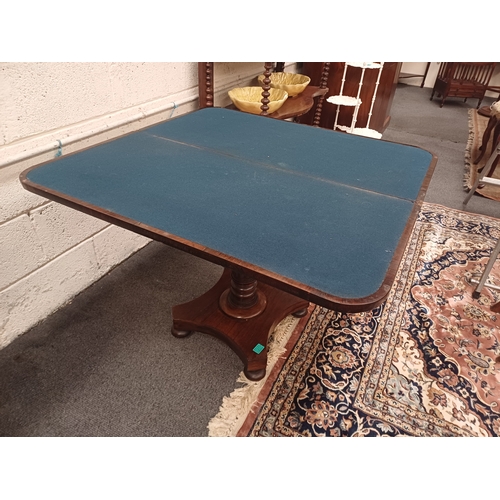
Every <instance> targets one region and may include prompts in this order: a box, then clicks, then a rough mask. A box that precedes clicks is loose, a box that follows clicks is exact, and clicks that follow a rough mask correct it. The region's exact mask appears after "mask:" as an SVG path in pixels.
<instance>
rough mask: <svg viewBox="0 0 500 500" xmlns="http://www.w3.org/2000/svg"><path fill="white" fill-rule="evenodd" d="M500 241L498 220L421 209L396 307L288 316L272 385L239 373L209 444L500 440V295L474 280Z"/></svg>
mask: <svg viewBox="0 0 500 500" xmlns="http://www.w3.org/2000/svg"><path fill="white" fill-rule="evenodd" d="M499 237H500V220H499V219H494V218H491V217H486V216H483V215H477V214H472V213H467V212H461V211H458V210H453V209H449V208H445V207H441V206H439V205H434V204H428V203H424V205H423V207H422V210H421V213H420V215H419V217H418V220H417V222H416V224H415V227H414V229H413V232H412V235H411V237H410V240H409V242H408V245H407V248H406V251H405V254H404V256H403V259H402V261H401V265H400V267H399V270H398V273H397V276H396V280H395V282H394V285H393V287H392V289H391V292H390V294H389V296H388V298H387V300H386V301H385V302H384V303H383V304H382V305H381V306H379V307H378V308H376V309H374V310H372V311H369V312H364V313H357V314H348V313H342V312H337V311H332V310H328V309H325V308H323V307H319V306H311V307H310V313H309V315H308V316H306V317H305V318H302V319H301V320H300V321H298V320H295V319H292V318H287V320H286V321H285V322H284V323H283V324H281V325H280V326H279V327H278V328H277V330H276V332H275V337H274V339H273V341H272V343H271V346H270V354H271V351H273V355H272V356H270V362H269V365H268V373H269V375H268V377H267V379H265V380H263V381H260V382H249V381H247V380H246V379H245V378H244V376H242V375H241V376H240V379H239V381H238V383H239V384H240V385H241V387H238V388H237V389H236V390H235V391H234V392H233V393H232V394H231V395H230V396H229V397H226V398H225V399H224V401H223V404H222V406H221V409H220V412H219V414H218V415H217V416H216V417H215V418H214V419H213V420H212V421H211V422H210V424H209V426H208V428H209V435H211V436H498V435H500V406H499V403H500V369H499V366H500V363H499V361H500V357H499V355H500V342H499V341H500V315H499V316H497V314H495V313H493V312H492V311H491V310H490V307H491V305H492V304H494V303H496V302H497V301H499V300H500V292H498V291H496V290H495V289H492V288H489V287H485V288H484V289H483V290H482V292H481V294H480V296H479V298H473V295H472V292H473V291H474V290H475V287H476V286H477V285H475V284H474V283H471V279H472V278H473V277H476V278H477V277H479V275H480V274H481V273H482V271H483V270H484V267H485V266H486V263H487V261H488V258H489V255H490V253H491V250H492V249H493V247H494V246H495V243H496V241H497V239H498V238H499ZM490 282H491V283H496V284H499V283H500V269H497V266H495V267H494V268H493V270H492V272H491V273H490Z"/></svg>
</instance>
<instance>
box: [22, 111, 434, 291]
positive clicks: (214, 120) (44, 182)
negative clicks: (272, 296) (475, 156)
mask: <svg viewBox="0 0 500 500" xmlns="http://www.w3.org/2000/svg"><path fill="white" fill-rule="evenodd" d="M431 161H432V155H431V154H430V153H429V152H427V151H424V150H422V149H419V148H415V147H411V146H403V145H399V144H394V143H389V142H385V141H380V140H375V139H367V138H363V137H357V136H353V135H349V134H344V133H339V132H333V131H331V130H325V129H321V128H316V127H310V126H307V125H299V124H295V123H290V122H286V121H279V120H273V119H270V118H266V117H260V116H254V115H249V114H246V113H241V112H238V111H233V110H226V109H220V108H207V109H202V110H199V111H196V112H193V113H190V114H187V115H184V116H181V117H178V118H175V119H172V120H170V121H168V122H164V123H162V124H159V125H155V126H153V127H150V128H148V129H145V130H142V131H139V132H135V133H133V134H130V135H127V136H124V137H122V138H119V139H116V140H113V141H110V142H108V143H105V144H102V145H98V146H96V147H93V148H90V149H87V150H85V151H82V152H79V153H76V154H73V155H69V156H67V157H65V156H62V157H60V158H59V159H57V160H54V161H53V162H50V163H47V164H45V165H42V166H40V167H36V168H34V169H31V170H30V171H29V172H27V174H26V179H27V181H28V182H29V183H31V184H35V185H37V186H38V187H39V188H41V189H42V190H43V189H45V188H47V189H49V190H51V191H55V192H57V193H60V194H61V196H63V197H64V196H68V197H71V198H73V199H76V200H81V201H82V202H83V203H85V204H90V205H94V206H97V207H100V208H101V209H104V210H107V211H109V212H111V213H113V214H118V215H119V216H121V217H126V218H128V219H132V220H134V221H137V222H139V223H140V224H142V225H146V226H148V227H150V228H153V229H157V230H160V231H164V232H167V233H169V234H172V235H175V236H178V237H181V238H184V239H187V240H189V241H192V242H195V243H197V244H199V245H202V246H206V247H207V248H209V249H212V250H215V251H217V252H221V253H222V254H225V255H228V256H231V257H234V258H237V259H239V260H240V261H242V262H246V263H250V264H252V265H256V266H259V267H260V268H262V269H265V270H267V271H270V272H272V273H277V274H279V275H282V276H285V277H286V278H289V279H291V280H294V281H296V282H298V283H302V284H304V285H306V286H310V287H313V288H315V289H317V290H320V291H321V292H323V293H326V294H330V295H332V296H336V297H345V298H347V299H349V298H359V297H366V296H368V295H371V294H373V293H375V292H376V291H377V290H378V288H379V287H380V285H381V283H382V282H383V280H384V277H385V275H386V273H387V269H388V266H389V263H390V262H391V259H392V257H393V254H394V250H395V248H396V246H397V245H398V242H399V240H400V238H401V234H402V233H403V231H404V229H405V227H406V224H407V221H408V218H409V216H410V213H411V211H412V209H413V205H414V201H415V200H416V198H417V196H418V194H419V190H420V187H421V185H422V182H423V180H424V177H425V175H426V173H427V170H428V168H429V165H430V164H431Z"/></svg>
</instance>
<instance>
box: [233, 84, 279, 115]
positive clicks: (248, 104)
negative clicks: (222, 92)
mask: <svg viewBox="0 0 500 500" xmlns="http://www.w3.org/2000/svg"><path fill="white" fill-rule="evenodd" d="M262 92H263V91H262V87H240V88H237V89H233V90H230V91H229V92H228V94H229V97H230V99H231V101H233V104H234V105H235V106H236V107H237V108H238V109H239V110H240V111H245V112H247V113H253V114H254V115H260V114H261V113H262V109H260V107H261V106H262ZM269 94H270V95H269V101H270V102H269V104H268V106H269V109H268V111H267V112H268V113H269V114H271V113H274V112H275V111H276V110H278V109H280V108H281V106H283V104H284V102H285V101H286V100H287V99H288V93H287V92H285V91H284V90H281V89H269Z"/></svg>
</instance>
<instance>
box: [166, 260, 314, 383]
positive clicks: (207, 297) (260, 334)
mask: <svg viewBox="0 0 500 500" xmlns="http://www.w3.org/2000/svg"><path fill="white" fill-rule="evenodd" d="M230 286H231V270H229V269H226V270H225V271H224V273H223V274H222V277H221V278H220V280H219V281H218V282H217V283H216V284H215V285H214V286H213V287H212V288H211V289H210V290H209V291H208V292H206V293H205V294H203V295H201V296H200V297H198V298H196V299H194V300H192V301H190V302H186V303H185V304H179V305H176V306H174V307H173V308H172V316H173V325H172V335H174V336H175V337H178V338H183V337H186V336H187V335H189V334H191V333H193V332H200V333H207V334H209V335H213V336H214V337H217V338H219V339H221V340H223V341H224V342H226V344H228V345H229V347H231V349H233V351H234V352H235V353H236V354H237V355H238V356H239V357H240V359H241V360H242V361H243V364H244V374H245V376H246V377H247V378H248V379H249V380H260V379H262V378H264V376H265V374H266V365H267V352H268V337H269V334H270V333H272V332H273V331H274V329H275V328H276V326H277V325H278V323H279V322H280V321H282V320H283V319H284V318H286V317H287V316H288V315H290V314H294V315H296V316H297V317H301V316H304V315H305V314H306V312H307V308H308V307H309V302H308V301H306V300H303V299H300V298H298V297H295V296H294V295H291V294H289V293H286V292H283V291H281V290H278V289H277V288H274V287H272V286H269V285H265V284H263V283H260V282H259V283H258V285H257V287H258V291H259V294H262V295H263V296H265V300H266V305H265V308H264V309H263V311H262V312H260V313H259V314H258V315H256V316H253V317H250V318H244V319H241V318H235V317H231V316H230V315H228V314H227V313H225V312H224V311H223V310H222V309H221V307H220V300H221V296H223V294H227V290H228V289H229V288H230Z"/></svg>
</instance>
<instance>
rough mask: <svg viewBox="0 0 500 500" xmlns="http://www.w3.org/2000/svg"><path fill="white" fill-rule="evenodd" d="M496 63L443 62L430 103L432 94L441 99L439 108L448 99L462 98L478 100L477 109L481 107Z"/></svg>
mask: <svg viewBox="0 0 500 500" xmlns="http://www.w3.org/2000/svg"><path fill="white" fill-rule="evenodd" d="M495 65H496V63H492V62H488V63H484V62H443V63H441V65H440V66H439V72H438V75H437V78H436V82H435V83H434V88H433V89H432V94H431V101H432V99H433V97H434V94H435V93H437V95H438V97H441V98H442V99H441V104H440V107H443V104H444V101H445V100H446V99H447V98H448V97H462V98H463V99H465V100H467V99H468V98H474V99H478V103H477V109H479V107H480V106H481V102H482V101H483V98H484V94H485V93H486V91H487V90H489V88H488V86H489V83H490V80H491V76H492V75H493V70H494V69H495Z"/></svg>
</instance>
